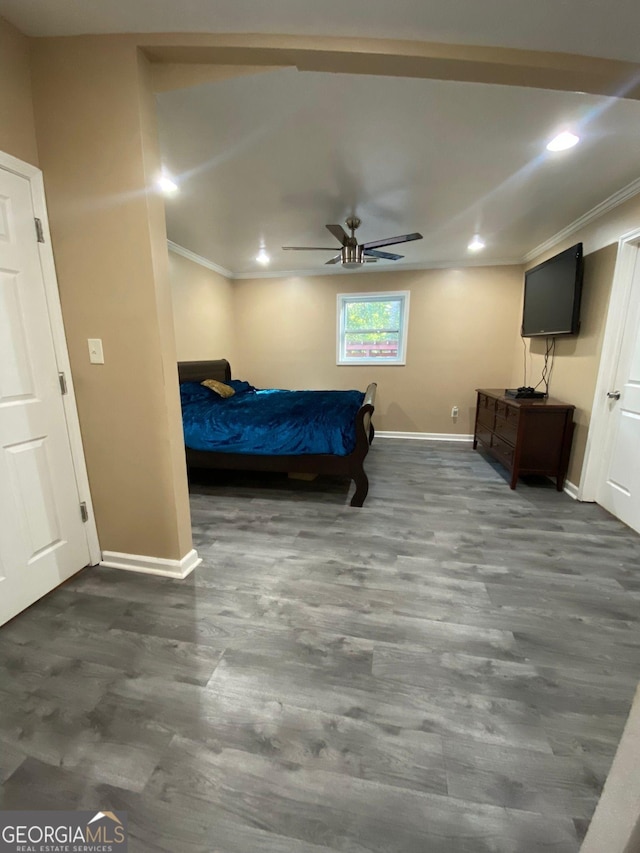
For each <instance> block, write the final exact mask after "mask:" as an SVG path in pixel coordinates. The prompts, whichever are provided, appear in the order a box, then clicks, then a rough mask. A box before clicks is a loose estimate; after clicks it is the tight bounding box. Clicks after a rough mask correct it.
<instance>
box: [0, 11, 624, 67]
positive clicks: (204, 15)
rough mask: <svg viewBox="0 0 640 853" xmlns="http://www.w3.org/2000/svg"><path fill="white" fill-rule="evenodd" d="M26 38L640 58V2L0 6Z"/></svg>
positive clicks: (0, 13)
mask: <svg viewBox="0 0 640 853" xmlns="http://www.w3.org/2000/svg"><path fill="white" fill-rule="evenodd" d="M0 15H2V16H3V17H5V18H7V19H8V20H10V21H12V22H13V23H14V24H15V25H16V26H17V27H19V28H20V29H21V30H22V31H23V32H25V33H27V34H28V35H34V36H52V35H53V36H57V35H79V34H83V33H114V32H212V33H214V32H215V33H229V32H234V33H295V34H307V35H329V36H363V37H368V38H400V39H417V40H421V41H436V42H438V41H439V42H446V43H450V44H476V45H494V46H505V47H518V48H530V49H532V50H551V51H566V52H568V53H582V54H585V55H588V56H602V57H608V58H612V59H626V60H629V61H636V62H637V61H640V39H639V38H638V30H639V24H640V15H639V12H638V0H609V1H608V2H604V0H437V2H436V0H394V2H390V0H323V2H322V3H319V2H313V0H0Z"/></svg>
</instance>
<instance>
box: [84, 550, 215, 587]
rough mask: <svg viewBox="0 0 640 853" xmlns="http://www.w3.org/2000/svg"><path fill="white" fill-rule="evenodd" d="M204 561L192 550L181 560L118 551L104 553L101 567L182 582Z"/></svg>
mask: <svg viewBox="0 0 640 853" xmlns="http://www.w3.org/2000/svg"><path fill="white" fill-rule="evenodd" d="M201 562H202V560H201V559H200V557H198V552H197V551H196V550H195V548H192V549H191V551H189V553H188V554H186V556H184V557H183V558H182V559H181V560H164V559H162V557H146V556H144V555H143V554H121V553H120V552H118V551H103V552H102V560H101V561H100V565H101V566H106V567H107V568H109V569H122V570H123V571H125V572H140V573H142V574H147V575H161V576H162V577H164V578H178V579H179V580H182V579H183V578H186V577H187V575H190V574H191V572H192V571H193V570H194V569H195V568H196V566H199V565H200V563H201Z"/></svg>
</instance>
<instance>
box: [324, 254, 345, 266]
mask: <svg viewBox="0 0 640 853" xmlns="http://www.w3.org/2000/svg"><path fill="white" fill-rule="evenodd" d="M341 260H342V252H341V253H340V254H339V255H336V256H335V258H331V260H330V261H327V264H339V263H340V261H341Z"/></svg>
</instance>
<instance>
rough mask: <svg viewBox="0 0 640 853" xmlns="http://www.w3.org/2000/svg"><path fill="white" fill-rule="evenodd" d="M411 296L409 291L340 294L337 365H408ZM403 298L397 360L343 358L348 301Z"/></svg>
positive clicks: (337, 313)
mask: <svg viewBox="0 0 640 853" xmlns="http://www.w3.org/2000/svg"><path fill="white" fill-rule="evenodd" d="M409 296H410V293H409V291H408V290H385V291H380V292H379V293H378V292H375V291H374V292H372V293H338V294H337V299H336V309H337V310H336V317H337V323H336V364H337V365H338V366H339V367H348V366H349V365H358V364H360V365H363V364H367V365H372V364H376V365H396V366H397V365H403V364H406V363H407V337H408V335H409ZM398 297H402V302H401V305H402V308H401V311H402V317H401V320H400V341H399V346H398V357H397V358H393V359H391V358H350V359H348V360H347V359H346V358H342V338H343V335H344V314H345V312H344V305H345V302H346V301H347V300H349V301H351V302H356V301H358V300H360V301H361V302H368V301H370V300H373V299H375V300H376V301H380V302H383V301H384V300H385V299H397V298H398Z"/></svg>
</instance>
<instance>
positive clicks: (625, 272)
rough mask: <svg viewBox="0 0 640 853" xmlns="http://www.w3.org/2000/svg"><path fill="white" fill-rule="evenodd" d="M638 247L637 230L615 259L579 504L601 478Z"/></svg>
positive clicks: (590, 497)
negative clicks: (610, 393)
mask: <svg viewBox="0 0 640 853" xmlns="http://www.w3.org/2000/svg"><path fill="white" fill-rule="evenodd" d="M639 246H640V228H636V229H634V230H633V231H630V232H628V233H627V234H623V236H622V237H621V238H620V240H619V241H618V255H617V258H616V266H615V270H614V273H613V284H612V286H611V297H610V299H609V311H608V314H607V322H606V326H605V331H604V338H603V342H602V354H601V356H600V367H599V370H598V379H597V382H596V390H595V396H594V398H593V408H592V410H591V423H590V425H589V434H588V436H587V446H586V449H585V456H584V465H583V468H582V476H581V478H580V486H579V488H578V500H581V501H595V499H596V492H597V489H598V484H599V482H600V479H601V477H602V463H603V453H602V447H603V445H604V441H605V439H606V432H607V424H608V418H609V412H608V402H607V391H612V390H613V385H612V383H613V382H614V381H615V378H616V370H617V368H618V355H619V352H620V340H621V338H622V334H623V332H624V323H625V320H626V317H627V310H628V307H629V300H630V299H631V289H632V285H633V273H634V269H635V265H636V263H640V248H639Z"/></svg>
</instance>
